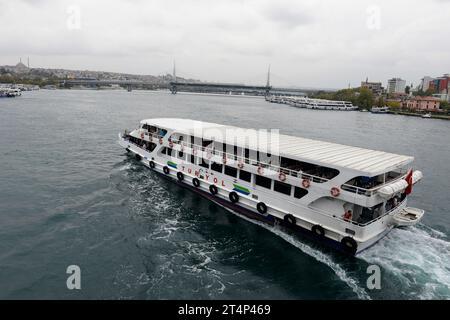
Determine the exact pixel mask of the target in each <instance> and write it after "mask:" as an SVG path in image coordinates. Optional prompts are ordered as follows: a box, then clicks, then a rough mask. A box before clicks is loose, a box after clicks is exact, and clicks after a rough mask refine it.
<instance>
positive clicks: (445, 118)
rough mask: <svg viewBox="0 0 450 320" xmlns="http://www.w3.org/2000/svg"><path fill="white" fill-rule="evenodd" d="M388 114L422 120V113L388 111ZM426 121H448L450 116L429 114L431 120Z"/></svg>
mask: <svg viewBox="0 0 450 320" xmlns="http://www.w3.org/2000/svg"><path fill="white" fill-rule="evenodd" d="M388 113H389V114H395V115H401V116H409V117H419V118H422V116H423V115H424V113H413V112H406V111H389V112H388ZM427 119H439V120H450V115H435V114H433V113H432V114H431V118H427Z"/></svg>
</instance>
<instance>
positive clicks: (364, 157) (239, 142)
mask: <svg viewBox="0 0 450 320" xmlns="http://www.w3.org/2000/svg"><path fill="white" fill-rule="evenodd" d="M144 123H146V124H149V125H154V126H157V127H160V128H165V129H168V130H175V131H176V132H178V133H182V134H186V135H193V136H196V137H202V138H204V139H211V140H214V141H217V142H220V143H226V144H230V145H236V146H238V147H242V148H249V149H253V150H259V151H263V152H269V153H272V154H277V153H279V154H280V155H281V156H284V157H287V158H291V159H295V160H300V161H305V162H310V163H314V164H317V165H323V166H328V167H332V168H336V169H348V170H354V171H358V172H359V173H360V175H362V176H375V175H378V174H381V173H384V172H387V171H391V170H393V169H396V168H400V167H403V166H405V165H407V164H409V163H411V162H412V161H413V160H414V158H413V157H410V156H404V155H398V154H394V153H388V152H383V151H375V150H370V149H363V148H358V147H351V146H346V145H341V144H337V143H329V142H323V141H319V140H312V139H305V138H300V137H294V136H288V135H283V134H276V133H273V132H272V133H271V132H270V131H259V130H255V129H245V128H239V127H233V126H225V125H221V124H216V123H210V122H203V121H196V120H189V119H177V118H159V119H147V120H142V121H141V124H144ZM265 133H267V134H265ZM252 136H253V137H258V138H256V139H251V138H249V137H252Z"/></svg>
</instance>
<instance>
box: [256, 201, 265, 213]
mask: <svg viewBox="0 0 450 320" xmlns="http://www.w3.org/2000/svg"><path fill="white" fill-rule="evenodd" d="M256 210H258V212H259V213H261V214H266V213H267V206H266V204H265V203H264V202H258V204H257V205H256Z"/></svg>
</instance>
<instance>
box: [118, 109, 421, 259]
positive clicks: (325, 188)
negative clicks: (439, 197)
mask: <svg viewBox="0 0 450 320" xmlns="http://www.w3.org/2000/svg"><path fill="white" fill-rule="evenodd" d="M255 137H256V138H255ZM119 144H120V145H121V146H122V147H123V148H125V149H126V150H127V151H128V152H129V153H130V154H132V155H134V157H135V158H136V159H137V160H138V161H140V162H141V163H143V164H144V165H145V166H147V167H149V168H151V169H152V170H154V171H156V172H158V173H161V174H163V175H164V176H166V177H167V178H170V179H172V180H174V181H177V183H178V184H180V185H181V186H184V187H187V188H189V189H191V190H193V191H195V192H197V193H199V194H201V195H203V196H205V197H206V198H208V199H210V200H212V201H214V202H216V203H218V204H219V205H221V206H223V207H226V208H228V209H231V210H232V211H234V212H237V213H239V214H242V215H244V216H246V217H249V218H251V219H256V220H261V221H264V222H267V223H269V224H282V225H284V226H286V227H289V228H292V229H293V230H296V231H298V232H299V233H302V234H304V235H307V236H309V237H310V238H312V239H315V240H319V241H320V242H322V243H324V244H326V245H329V246H332V247H334V248H336V249H338V250H341V251H344V252H346V253H350V254H357V253H359V252H361V251H362V250H364V249H366V248H368V247H370V246H371V245H373V244H374V243H376V242H377V241H378V240H380V239H381V238H382V237H384V236H385V235H386V234H387V233H388V232H389V231H390V230H392V229H393V228H394V227H398V226H409V225H413V224H416V223H418V222H419V221H420V219H421V218H422V217H423V210H420V209H415V208H408V207H407V199H408V195H409V194H410V193H411V191H412V186H413V185H414V184H415V183H417V182H418V181H419V180H420V179H421V178H422V173H421V172H420V171H413V170H412V168H411V163H412V162H413V160H414V159H413V158H412V157H410V156H403V155H397V154H392V153H386V152H382V151H374V150H368V149H362V148H357V147H350V146H345V145H340V144H335V143H328V142H322V141H316V140H311V139H304V138H299V137H294V136H287V135H281V134H278V133H274V132H270V133H268V132H267V131H264V132H263V133H261V131H258V130H252V129H243V128H237V127H232V126H227V125H220V124H215V123H208V122H201V121H195V120H187V119H167V118H160V119H148V120H143V121H141V123H140V126H139V128H138V129H136V130H133V131H131V132H128V131H125V133H119Z"/></svg>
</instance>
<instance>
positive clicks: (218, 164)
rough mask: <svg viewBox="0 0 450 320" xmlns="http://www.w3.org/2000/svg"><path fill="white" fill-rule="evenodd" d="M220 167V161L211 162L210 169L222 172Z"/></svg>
mask: <svg viewBox="0 0 450 320" xmlns="http://www.w3.org/2000/svg"><path fill="white" fill-rule="evenodd" d="M222 167H223V165H222V164H220V163H215V162H213V163H211V170H214V171H217V172H220V173H222Z"/></svg>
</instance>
